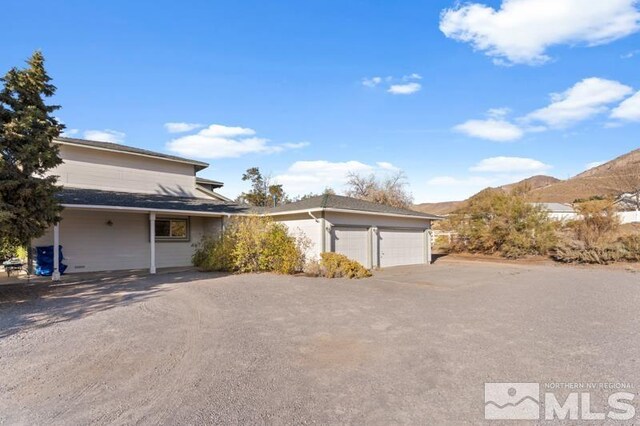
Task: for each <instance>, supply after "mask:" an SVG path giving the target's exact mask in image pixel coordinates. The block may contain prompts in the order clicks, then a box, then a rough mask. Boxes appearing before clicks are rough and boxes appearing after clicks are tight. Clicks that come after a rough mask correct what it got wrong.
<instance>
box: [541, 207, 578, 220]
mask: <svg viewBox="0 0 640 426" xmlns="http://www.w3.org/2000/svg"><path fill="white" fill-rule="evenodd" d="M531 204H533V205H535V206H539V207H542V208H544V209H545V210H547V211H548V212H549V218H550V219H553V220H559V221H565V220H574V219H577V218H578V213H577V212H576V211H575V209H574V208H573V206H572V205H571V204H562V203H531Z"/></svg>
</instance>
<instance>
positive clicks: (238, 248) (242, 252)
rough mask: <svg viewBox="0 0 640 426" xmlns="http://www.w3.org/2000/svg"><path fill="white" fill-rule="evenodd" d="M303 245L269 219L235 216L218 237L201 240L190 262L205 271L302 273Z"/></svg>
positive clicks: (280, 225) (300, 240)
mask: <svg viewBox="0 0 640 426" xmlns="http://www.w3.org/2000/svg"><path fill="white" fill-rule="evenodd" d="M307 246H308V241H307V240H306V239H304V238H296V237H293V236H291V235H289V233H288V232H287V227H286V226H285V225H283V224H281V223H275V222H273V220H272V219H270V218H267V217H260V216H246V217H236V218H233V219H231V221H230V222H229V224H228V225H227V227H226V228H225V230H224V232H223V233H222V235H220V236H215V237H205V238H203V240H202V241H201V242H200V243H199V245H198V247H197V248H196V251H195V252H194V254H193V258H192V260H193V264H194V265H195V266H197V267H198V268H200V269H202V270H206V271H227V272H241V273H242V272H276V273H280V274H293V273H296V272H300V271H301V270H302V268H303V265H304V262H305V255H304V253H305V251H306V248H307Z"/></svg>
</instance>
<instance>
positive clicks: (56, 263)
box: [51, 223, 60, 281]
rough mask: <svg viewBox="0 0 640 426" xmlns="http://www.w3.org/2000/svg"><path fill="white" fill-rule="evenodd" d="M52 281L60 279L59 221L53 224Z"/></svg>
mask: <svg viewBox="0 0 640 426" xmlns="http://www.w3.org/2000/svg"><path fill="white" fill-rule="evenodd" d="M51 279H52V280H53V281H60V223H56V224H54V225H53V273H52V274H51Z"/></svg>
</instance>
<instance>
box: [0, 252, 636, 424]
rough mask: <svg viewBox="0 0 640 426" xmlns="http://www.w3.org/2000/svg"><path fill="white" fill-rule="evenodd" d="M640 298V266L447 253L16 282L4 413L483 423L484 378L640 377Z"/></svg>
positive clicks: (7, 338) (1, 337)
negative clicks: (425, 258)
mask: <svg viewBox="0 0 640 426" xmlns="http://www.w3.org/2000/svg"><path fill="white" fill-rule="evenodd" d="M639 310H640V274H638V273H633V272H628V271H624V270H621V269H588V268H573V267H560V266H552V265H546V266H545V265H542V266H539V265H531V266H527V265H524V266H523V265H506V264H493V263H478V262H463V261H454V260H447V259H442V260H440V261H438V262H436V264H434V265H432V266H429V267H427V266H416V267H402V268H390V269H388V270H386V271H382V272H379V273H377V274H376V275H375V276H374V277H373V278H371V279H367V280H360V281H348V280H325V279H313V278H302V277H281V276H275V275H267V274H265V275H240V276H216V275H211V274H200V273H196V272H185V273H173V274H166V275H158V276H154V277H150V276H140V277H137V276H129V277H120V278H117V279H102V280H100V281H98V282H80V283H76V284H68V285H63V286H56V287H53V286H48V285H44V286H43V285H41V286H39V287H35V288H34V287H32V288H31V289H26V288H24V287H22V288H16V287H5V288H4V289H0V372H1V376H0V423H2V422H5V423H7V424H13V423H24V424H88V423H100V424H104V423H120V424H122V423H126V424H131V423H145V424H148V423H153V424H158V423H189V424H209V423H226V424H228V423H254V424H255V423H269V424H272V423H276V424H283V423H288V424H290V423H320V424H327V423H361V424H364V423H368V424H390V423H403V424H415V423H422V424H428V423H430V424H447V423H448V424H453V423H455V424H460V423H469V424H477V423H480V422H482V421H483V419H484V417H483V416H484V383H485V382H539V383H550V382H597V383H602V382H624V383H632V384H634V385H638V386H640V361H639V357H640V355H639V354H640V338H639V336H638V334H639V333H640V315H639ZM633 392H634V393H637V389H635V390H634V391H633ZM599 396H600V395H598V394H597V393H595V394H593V395H592V400H593V399H595V401H594V402H593V405H594V410H595V409H598V408H602V403H601V402H600V403H599V402H598V397H599ZM636 399H638V398H636ZM604 401H605V402H606V398H605V399H604ZM598 404H599V405H598ZM634 404H635V405H636V408H640V407H639V404H640V403H639V401H638V400H636V401H634ZM638 412H639V413H640V409H638Z"/></svg>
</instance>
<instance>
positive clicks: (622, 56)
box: [620, 49, 640, 59]
mask: <svg viewBox="0 0 640 426" xmlns="http://www.w3.org/2000/svg"><path fill="white" fill-rule="evenodd" d="M638 53H640V49H636V50H632V51H631V52H627V53H625V54H623V55H620V58H621V59H631V58H633V57H634V56H636V55H637V54H638Z"/></svg>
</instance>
